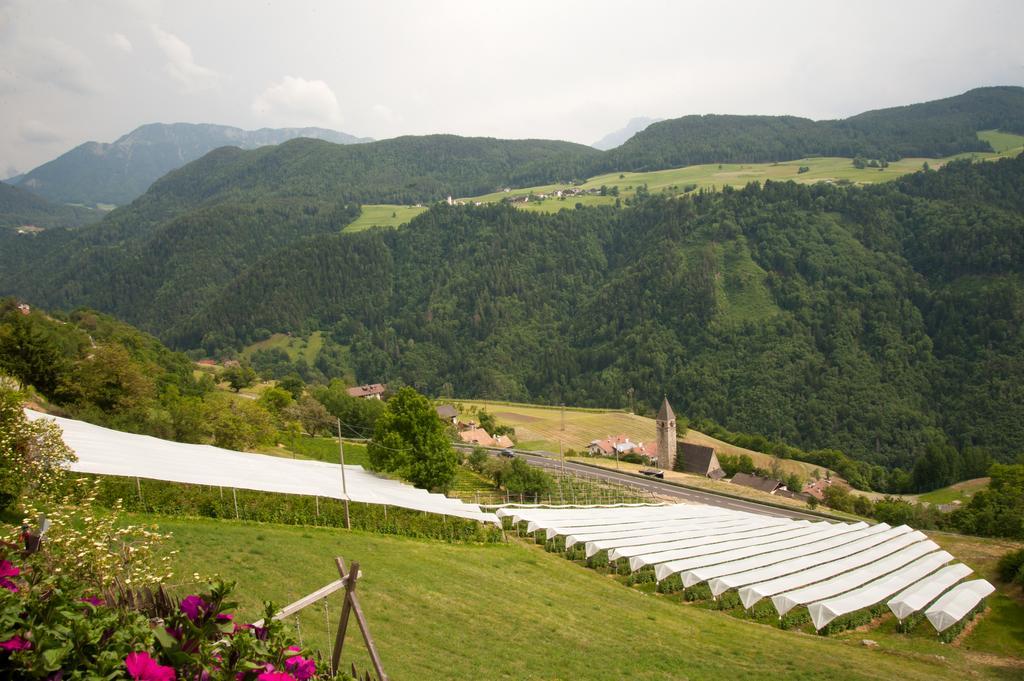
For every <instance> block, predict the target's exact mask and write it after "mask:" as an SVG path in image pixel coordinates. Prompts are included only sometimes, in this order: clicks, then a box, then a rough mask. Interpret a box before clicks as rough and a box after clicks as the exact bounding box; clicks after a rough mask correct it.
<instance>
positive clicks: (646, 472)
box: [640, 468, 665, 480]
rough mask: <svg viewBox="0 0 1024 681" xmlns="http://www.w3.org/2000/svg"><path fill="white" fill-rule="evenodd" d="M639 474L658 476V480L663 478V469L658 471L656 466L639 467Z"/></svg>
mask: <svg viewBox="0 0 1024 681" xmlns="http://www.w3.org/2000/svg"><path fill="white" fill-rule="evenodd" d="M640 474H641V475H646V476H648V477H651V478H658V479H659V480H663V479H664V478H665V471H659V470H658V469H656V468H641V469H640Z"/></svg>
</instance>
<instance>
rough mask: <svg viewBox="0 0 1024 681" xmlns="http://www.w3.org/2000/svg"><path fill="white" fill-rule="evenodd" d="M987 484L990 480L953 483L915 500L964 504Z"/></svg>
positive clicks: (919, 496)
mask: <svg viewBox="0 0 1024 681" xmlns="http://www.w3.org/2000/svg"><path fill="white" fill-rule="evenodd" d="M989 482H991V478H975V479H974V480H964V481H963V482H958V483H955V484H953V485H950V486H949V487H943V488H941V489H936V490H932V491H931V492H927V493H925V494H919V495H917V497H916V499H917V500H918V501H926V502H928V503H929V504H949V503H952V502H954V501H960V502H962V503H965V504H966V503H967V502H968V501H970V499H971V497H972V496H974V494H975V493H976V492H978V491H980V490H983V489H985V488H986V487H988V484H989Z"/></svg>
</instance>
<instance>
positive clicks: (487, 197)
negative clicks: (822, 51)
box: [345, 130, 1024, 231]
mask: <svg viewBox="0 0 1024 681" xmlns="http://www.w3.org/2000/svg"><path fill="white" fill-rule="evenodd" d="M978 137H979V138H980V139H983V140H985V141H987V142H988V143H989V144H991V145H992V148H993V149H995V151H994V152H968V153H963V154H957V155H955V156H949V157H946V158H938V159H935V158H904V159H900V160H899V161H893V162H892V163H890V164H889V166H888V167H887V168H855V167H854V166H853V159H850V158H845V157H838V156H819V157H813V158H802V159H797V160H795V161H781V162H779V163H707V164H703V165H694V166H686V167H683V168H670V169H668V170H655V171H651V172H642V173H634V172H626V173H607V174H605V175H598V176H596V177H591V178H590V179H588V180H587V181H586V182H584V183H583V184H582V185H580V187H581V188H582V189H600V188H601V186H602V185H603V186H606V187H608V188H609V189H610V188H611V187H618V188H619V198H621V199H626V198H628V197H632V196H633V195H635V194H636V190H637V188H638V187H640V186H641V185H645V184H646V185H647V190H648V191H649V192H651V193H658V192H662V191H664V192H668V193H670V194H673V195H678V194H682V193H684V192H683V190H684V189H685V188H687V187H688V186H693V187H695V188H696V189H722V188H723V187H727V186H729V187H742V186H744V185H746V184H747V183H748V182H764V181H765V180H777V181H786V180H793V181H794V182H800V183H804V184H808V183H814V182H823V181H829V182H839V181H848V182H853V183H855V184H875V183H878V182H888V181H890V180H894V179H896V178H898V177H901V176H903V175H906V174H908V173H913V172H915V171H918V170H921V168H922V167H923V165H924V164H925V163H928V165H929V166H930V167H931V168H933V169H938V168H941V167H942V166H943V165H945V164H946V163H948V162H949V161H951V160H953V159H959V158H972V159H975V160H993V159H998V158H1004V157H1010V156H1016V155H1018V154H1020V153H1022V152H1024V136H1022V135H1014V134H1011V133H1006V132H1000V131H998V130H985V131H981V132H979V133H978ZM802 167H806V168H807V171H805V172H803V173H801V172H800V168H802ZM567 188H568V186H567V185H564V184H546V185H537V186H535V187H523V188H518V189H513V190H511V191H508V192H505V191H497V192H491V193H490V194H483V195H481V196H473V197H467V198H463V199H461V200H463V201H465V202H466V203H474V202H481V203H495V202H498V201H501V200H503V199H505V198H508V197H513V196H525V195H529V194H551V193H553V192H555V191H556V190H558V189H567ZM696 189H694V190H693V191H696ZM577 203H580V204H583V205H584V206H602V205H606V206H610V205H614V204H615V197H614V196H610V195H609V196H598V195H585V196H579V197H569V198H566V199H557V198H549V199H544V200H541V201H537V200H531V201H528V202H527V203H517V204H516V206H517V207H518V208H520V209H521V210H528V211H533V212H541V213H557V212H558V211H560V210H565V209H572V208H575V207H576V204H577ZM425 210H426V208H411V207H409V206H396V205H373V206H363V214H362V215H361V216H360V217H359V218H358V219H357V220H356V221H355V222H353V223H352V224H351V225H349V226H348V227H346V228H345V231H359V230H362V229H367V228H369V227H372V226H375V225H380V226H384V227H397V226H399V225H402V224H405V223H406V222H408V221H409V220H411V219H412V218H413V217H415V216H416V215H418V214H419V213H420V212H423V211H425ZM392 214H394V215H395V217H392Z"/></svg>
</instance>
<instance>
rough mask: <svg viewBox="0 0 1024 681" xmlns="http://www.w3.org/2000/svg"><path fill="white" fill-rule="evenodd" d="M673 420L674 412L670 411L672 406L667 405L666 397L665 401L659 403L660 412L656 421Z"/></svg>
mask: <svg viewBox="0 0 1024 681" xmlns="http://www.w3.org/2000/svg"><path fill="white" fill-rule="evenodd" d="M675 418H676V415H675V412H673V411H672V405H670V404H669V403H668V398H667V397H666V398H665V400H664V401H663V402H662V403H661V410H660V411H658V420H659V421H673V420H675Z"/></svg>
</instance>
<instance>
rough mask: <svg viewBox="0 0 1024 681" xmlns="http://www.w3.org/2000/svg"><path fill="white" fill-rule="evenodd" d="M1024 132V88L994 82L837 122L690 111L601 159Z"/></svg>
mask: <svg viewBox="0 0 1024 681" xmlns="http://www.w3.org/2000/svg"><path fill="white" fill-rule="evenodd" d="M997 128H998V129H1002V130H1005V131H1007V132H1016V133H1024V88H1021V87H1010V86H1007V87H987V88H978V89H975V90H970V91H969V92H966V93H964V94H962V95H957V96H956V97H949V98H947V99H939V100H935V101H932V102H925V103H923V104H911V105H909V106H901V107H895V108H891V109H879V110H877V111H869V112H866V113H862V114H860V115H857V116H852V117H850V118H846V119H842V120H834V121H812V120H810V119H808V118H798V117H795V116H724V115H706V116H684V117H682V118H675V119H672V120H668V121H662V122H660V123H654V124H653V125H651V126H649V127H648V128H647V129H645V130H644V131H642V132H640V133H637V134H636V135H635V136H633V137H632V138H631V139H629V140H628V141H627V142H626V143H625V144H623V145H622V146H620V147H618V148H616V149H612V150H611V151H609V152H608V153H607V154H606V155H605V156H604V157H603V158H602V160H601V165H600V168H601V170H603V171H616V170H659V169H662V168H675V167H679V166H686V165H693V164H698V163H763V162H771V161H788V160H793V159H798V158H806V157H810V156H849V157H854V156H863V157H865V158H873V159H886V160H890V161H891V160H895V159H898V158H902V157H905V156H925V157H940V156H949V155H952V154H957V153H960V152H965V151H991V148H990V147H989V145H988V144H987V143H986V142H982V141H980V140H978V138H977V135H976V133H977V131H979V130H989V129H997Z"/></svg>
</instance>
